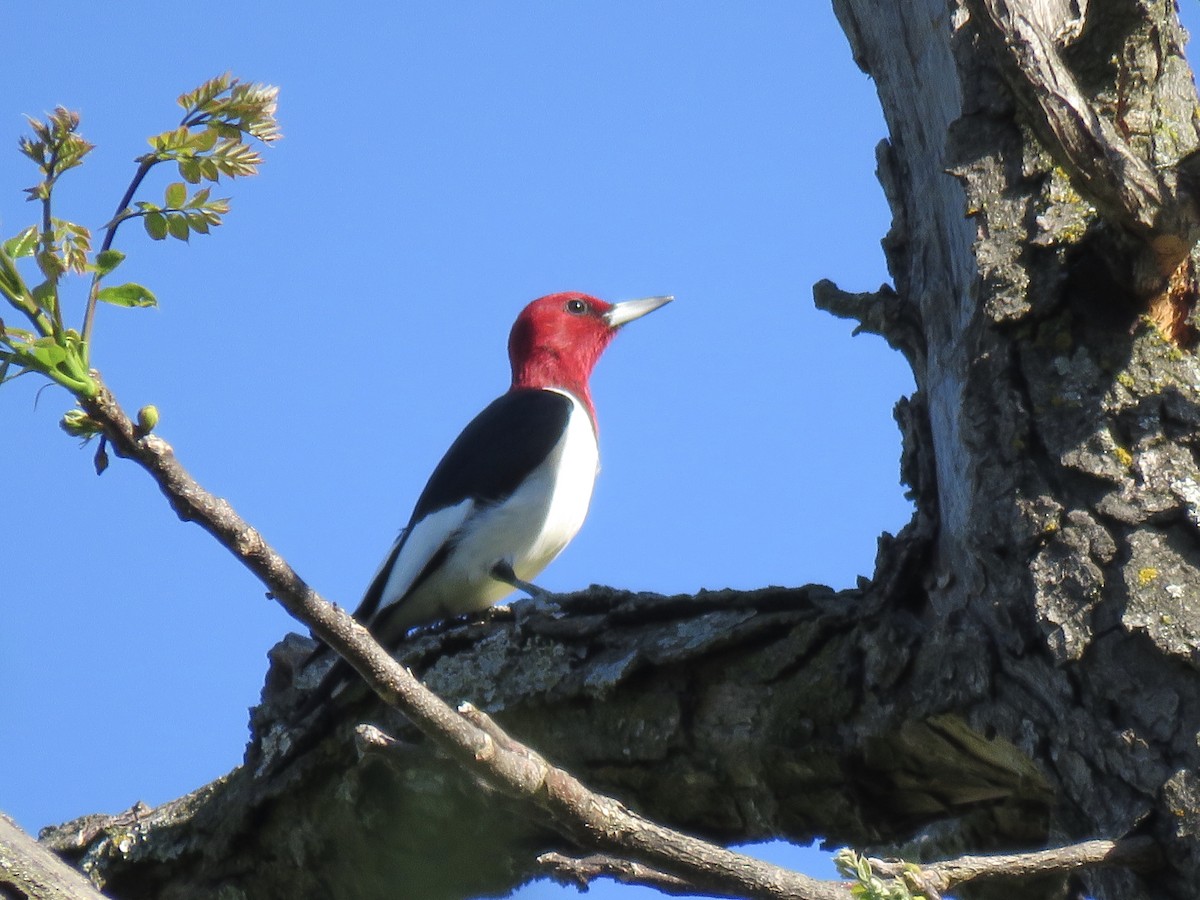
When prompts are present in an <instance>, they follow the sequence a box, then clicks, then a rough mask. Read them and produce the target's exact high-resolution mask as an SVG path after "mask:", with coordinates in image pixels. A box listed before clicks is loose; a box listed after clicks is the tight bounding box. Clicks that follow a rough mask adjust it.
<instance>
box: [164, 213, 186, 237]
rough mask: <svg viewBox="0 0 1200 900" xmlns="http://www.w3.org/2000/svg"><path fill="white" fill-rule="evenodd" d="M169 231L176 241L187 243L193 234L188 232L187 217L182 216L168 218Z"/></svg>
mask: <svg viewBox="0 0 1200 900" xmlns="http://www.w3.org/2000/svg"><path fill="white" fill-rule="evenodd" d="M167 231H169V232H170V233H171V237H173V238H175V240H177V241H186V240H187V239H188V238H189V237H190V236H191V232H189V231H188V223H187V216H185V215H182V214H178V215H173V216H167Z"/></svg>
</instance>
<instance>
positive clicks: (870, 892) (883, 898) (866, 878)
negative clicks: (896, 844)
mask: <svg viewBox="0 0 1200 900" xmlns="http://www.w3.org/2000/svg"><path fill="white" fill-rule="evenodd" d="M833 864H834V865H835V866H836V867H837V870H838V873H839V874H840V875H841V876H842V877H844V878H850V879H852V880H853V881H854V884H852V885H851V886H850V894H851V895H852V896H854V897H859V898H862V900H925V895H924V894H922V893H920V892H915V893H914V892H913V891H912V890H911V889H910V888H909V886H908V885H907V884H905V882H904V881H902V880H899V879H891V878H889V879H883V878H880V877H879V876H878V875H876V874H875V872H874V871H873V870H872V869H871V860H870V859H869V858H867V857H866V856H862V855H859V854H858V853H855V852H854V851H853V850H851V849H850V848H849V847H844V848H842V849H841V850H839V851H838V852H837V853H835V854H834V855H833ZM905 869H906V870H907V871H908V872H909V873H911V874H912V875H917V874H919V873H920V868H919V867H918V866H916V865H914V864H912V863H906V864H905ZM906 877H907V876H906Z"/></svg>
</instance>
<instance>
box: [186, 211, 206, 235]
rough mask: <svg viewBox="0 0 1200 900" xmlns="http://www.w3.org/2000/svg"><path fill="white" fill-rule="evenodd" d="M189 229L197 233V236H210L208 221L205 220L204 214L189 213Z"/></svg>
mask: <svg viewBox="0 0 1200 900" xmlns="http://www.w3.org/2000/svg"><path fill="white" fill-rule="evenodd" d="M187 223H188V228H190V229H192V231H194V232H196V234H208V220H207V219H206V218H204V213H198V212H193V213H188V215H187Z"/></svg>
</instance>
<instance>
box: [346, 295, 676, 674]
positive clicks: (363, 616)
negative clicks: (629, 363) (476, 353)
mask: <svg viewBox="0 0 1200 900" xmlns="http://www.w3.org/2000/svg"><path fill="white" fill-rule="evenodd" d="M670 300H671V298H670V297H647V298H646V299H643V300H629V301H627V302H624V303H615V304H613V303H606V302H604V301H603V300H599V299H597V298H595V297H591V296H588V295H587V294H580V293H574V292H571V293H562V294H550V295H549V296H546V297H541V298H539V299H537V300H534V301H533V302H532V303H530V304H529V305H528V306H526V307H525V309H524V310H522V312H521V314H520V315H519V316H518V317H517V321H516V323H515V324H514V325H513V328H512V332H511V334H510V335H509V338H508V356H509V360H510V362H511V363H512V386H511V387H510V388H509V389H508V392H507V393H506V394H504V395H502V396H500V397H498V398H497V399H496V400H494V401H492V403H491V404H489V405H488V406H487V408H486V409H484V410H483V412H481V413H480V414H479V415H477V416H476V417H475V418H474V419H473V420H472V421H471V423H470V424H469V425H467V427H466V428H465V429H463V432H462V434H460V435H459V436H458V438H457V439H456V440H455V441H454V443H453V444H451V445H450V449H449V450H447V451H446V455H445V456H443V457H442V461H441V462H440V463H438V465H437V468H436V469H434V470H433V475H431V476H430V478H429V483H428V484H426V485H425V490H424V491H422V492H421V496H420V498H419V499H418V500H417V505H416V508H415V509H414V510H413V513H412V517H411V518H410V519H409V522H408V525H407V526H406V527H405V528H404V530H403V531H401V532H400V536H399V538H398V539H397V540H396V543H395V544H394V545H393V546H392V549H391V551H390V552H389V553H388V555H387V557H386V558H385V559H384V561H383V565H382V566H381V567H380V568H379V571H378V572H377V573H376V575H375V578H374V579H373V580H372V582H371V584H370V587H368V588H367V592H366V594H365V595H364V597H363V599H362V603H361V604H360V605H359V607H358V609H357V610H356V611H355V613H354V615H355V617H356V618H358V619H359V620H360V621H361V622H363V623H364V624H365V625H366V626H367V627H368V628H370V629H371V631H372V633H373V634H374V635H375V637H376V639H377V640H378V641H379V642H380V643H382V644H383V645H384V646H386V647H394V646H395V645H396V644H397V643H398V642H399V641H400V639H401V638H403V637H404V635H405V633H406V632H407V631H408V630H409V629H411V628H413V627H415V626H417V625H423V624H426V623H430V622H435V621H437V620H439V619H445V618H449V617H451V616H458V615H463V614H466V613H475V612H480V611H482V610H484V609H486V608H488V607H489V606H491V605H492V604H494V603H496V602H498V601H499V600H502V599H503V598H504V597H506V596H507V595H508V594H510V593H512V591H513V590H514V589H515V588H520V589H522V590H525V591H526V592H529V593H537V592H538V588H536V587H534V585H532V584H531V581H532V579H534V578H536V577H537V575H538V574H539V573H540V572H541V571H542V570H543V569H544V568H545V567H546V566H547V565H549V563H550V561H551V560H553V559H554V558H555V557H556V556H558V554H559V553H560V552H562V549H563V548H564V547H566V546H567V544H568V543H569V542H570V541H571V539H572V538H573V537H575V534H576V533H577V532H578V531H579V528H580V526H581V525H582V524H583V519H584V516H586V515H587V511H588V505H589V503H590V502H591V498H592V487H593V485H594V484H595V481H596V472H597V470H598V466H599V454H598V451H597V444H596V433H597V430H596V411H595V408H594V407H593V406H592V396H591V392H590V391H589V390H588V379H589V377H590V376H591V374H592V369H593V368H594V367H595V365H596V362H597V361H598V360H599V359H600V355H601V354H602V353H603V352H604V349H605V348H606V347H607V346H608V344H609V342H611V341H612V339H613V336H614V335H615V334H616V333H617V330H618V329H619V328H620V327H621V326H622V325H624V324H626V323H627V322H632V321H633V320H634V319H637V318H640V317H641V316H644V315H646V314H647V313H650V312H653V311H654V310H656V309H658V308H659V307H660V306H662V305H664V304H665V303H667V302H669V301H670ZM339 680H340V679H339Z"/></svg>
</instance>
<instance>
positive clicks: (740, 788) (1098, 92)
mask: <svg viewBox="0 0 1200 900" xmlns="http://www.w3.org/2000/svg"><path fill="white" fill-rule="evenodd" d="M834 6H835V9H836V10H837V13H838V15H839V17H840V19H841V21H842V23H843V26H844V27H845V29H846V32H847V34H848V36H849V38H850V43H851V47H852V50H853V52H854V55H855V58H856V60H857V61H858V62H859V64H860V65H861V66H862V67H863V69H864V70H865V71H867V72H868V73H869V74H870V75H871V76H872V77H873V78H874V79H875V81H876V83H877V85H878V89H879V95H880V99H881V102H882V104H883V108H884V111H885V114H886V116H887V121H888V126H889V132H890V136H889V139H888V140H887V141H886V142H884V143H883V144H881V145H880V148H879V173H880V179H881V181H882V183H883V186H884V190H885V192H886V194H887V197H888V200H889V202H890V203H891V206H892V210H893V214H894V222H893V227H892V230H891V231H890V232H889V234H888V236H887V238H886V239H885V248H886V250H887V253H888V259H889V264H890V267H891V271H892V274H893V277H894V282H895V289H894V290H892V289H888V288H884V289H881V290H880V291H879V292H877V293H873V294H847V293H844V292H842V291H840V290H838V289H837V288H836V287H834V286H833V285H832V284H829V283H823V284H822V285H818V288H817V292H816V293H817V301H818V304H819V305H821V306H822V307H823V308H826V309H829V310H830V311H832V312H834V313H836V314H839V315H848V316H853V317H855V318H857V319H858V320H859V321H860V322H861V323H862V326H863V328H865V329H867V330H871V331H876V332H879V333H881V334H883V335H884V336H885V337H886V338H887V339H888V340H889V341H890V342H891V343H892V344H893V345H894V346H896V347H897V348H899V349H901V350H902V351H903V352H904V353H905V355H906V357H907V358H908V360H909V362H910V363H911V365H912V367H913V371H914V373H915V376H916V382H917V386H918V389H917V391H916V393H915V394H914V395H913V396H912V397H909V398H907V399H904V400H902V401H901V402H900V404H899V405H898V407H897V418H898V420H899V422H900V425H901V429H902V431H903V433H904V439H905V450H904V456H903V460H902V469H903V476H904V478H905V480H906V481H907V483H908V484H909V485H910V486H911V488H912V491H913V495H914V497H915V500H916V504H917V512H916V515H915V516H914V519H913V521H912V523H910V525H909V526H907V527H906V529H905V530H904V532H902V533H901V535H900V536H899V537H897V538H891V537H889V536H885V537H884V539H883V540H882V541H881V545H880V554H879V559H878V565H877V571H876V574H875V577H874V579H873V580H872V581H871V582H870V583H869V584H864V585H862V586H861V587H860V589H859V590H856V591H850V592H844V593H841V594H834V593H832V592H830V591H828V590H826V589H822V588H812V587H810V588H798V589H792V590H782V589H770V590H764V591H758V592H751V593H733V592H722V593H711V594H706V595H701V596H698V597H678V598H656V597H648V596H643V595H632V594H623V593H617V592H613V591H609V590H606V589H601V588H595V589H592V590H591V591H589V592H585V593H584V594H580V595H577V596H574V597H571V598H566V599H564V600H563V601H562V602H561V604H558V605H555V604H551V605H546V604H528V603H526V604H520V605H518V606H517V607H516V609H515V614H514V616H512V617H508V618H496V619H495V620H494V621H492V622H490V623H487V624H477V625H466V626H457V627H451V628H448V629H445V630H442V631H440V632H438V633H432V634H426V635H423V636H421V637H418V638H416V639H414V640H413V641H412V642H411V645H410V646H409V647H408V648H407V651H406V659H407V661H408V662H409V664H410V665H412V666H413V668H414V669H416V670H417V671H419V672H421V673H423V675H424V677H425V678H426V679H427V680H428V682H429V684H430V685H431V686H432V687H434V688H435V689H436V690H438V691H439V692H440V693H442V695H443V696H445V697H446V698H448V699H450V700H452V701H454V700H458V699H470V700H472V701H473V702H475V703H476V704H477V705H479V706H481V707H483V708H485V709H486V710H488V711H490V712H492V713H493V714H494V715H495V716H496V718H497V719H498V720H499V721H500V722H502V723H503V724H504V725H505V727H507V728H508V729H509V730H510V731H511V732H513V733H514V734H515V735H516V736H517V737H519V738H521V739H523V740H525V741H527V742H529V743H531V744H532V745H533V746H535V747H537V748H539V749H540V750H542V751H543V752H544V753H546V755H548V756H549V757H550V758H551V759H553V760H554V761H555V762H557V763H560V764H562V765H564V766H566V767H567V768H569V769H572V770H573V771H575V772H576V773H577V774H579V775H580V776H581V777H582V778H583V779H584V780H585V781H587V782H589V783H590V784H592V785H593V786H594V787H596V788H598V789H601V790H604V791H607V792H610V793H612V794H615V795H616V796H618V797H620V798H622V799H624V800H625V801H626V802H627V803H629V804H630V805H631V806H633V807H635V808H637V809H639V810H640V811H642V812H644V813H646V814H648V815H650V816H651V817H654V818H658V819H660V820H663V821H666V822H668V823H671V824H674V825H677V826H679V827H681V828H684V829H687V830H691V831H694V832H697V833H701V834H704V835H708V836H711V837H714V838H717V839H719V840H723V841H746V840H754V839H761V838H768V837H786V838H790V839H794V840H808V839H811V838H812V837H824V838H826V839H828V840H829V841H831V842H833V843H837V844H852V845H855V846H859V847H875V848H879V847H889V848H898V847H900V848H903V849H904V850H905V851H906V852H908V853H911V854H915V855H920V856H925V857H933V856H947V855H952V854H956V853H958V852H962V851H972V852H980V851H988V850H1001V849H1024V848H1030V847H1035V846H1042V845H1045V844H1047V843H1066V842H1070V841H1074V840H1080V839H1084V838H1090V837H1118V836H1122V835H1126V834H1129V833H1132V832H1140V833H1144V834H1148V835H1150V836H1152V837H1153V838H1154V839H1155V840H1156V841H1157V843H1158V844H1159V846H1160V847H1161V848H1162V851H1163V854H1164V858H1165V862H1164V865H1163V867H1162V869H1161V870H1160V871H1158V872H1156V873H1153V874H1150V875H1143V876H1134V875H1132V874H1130V873H1128V872H1123V871H1120V870H1104V871H1097V872H1095V873H1092V874H1088V875H1086V876H1084V877H1085V879H1086V882H1087V890H1088V892H1089V893H1090V894H1091V895H1093V896H1095V897H1098V898H1106V897H1122V898H1137V897H1151V896H1154V897H1179V898H1184V897H1195V896H1196V895H1197V888H1196V885H1198V884H1200V841H1198V837H1197V836H1198V834H1200V774H1198V770H1200V679H1198V678H1197V672H1196V668H1197V664H1198V661H1200V571H1198V568H1200V535H1198V530H1200V465H1198V464H1197V437H1196V430H1197V425H1200V366H1198V365H1197V362H1196V359H1195V357H1194V355H1193V350H1194V345H1195V329H1194V328H1193V325H1192V307H1193V301H1194V295H1195V289H1196V283H1195V275H1194V266H1193V261H1192V255H1191V248H1192V247H1193V246H1194V245H1195V243H1196V238H1197V229H1196V225H1195V223H1196V221H1197V216H1196V214H1195V208H1194V206H1193V205H1192V203H1191V201H1190V199H1189V195H1190V192H1191V185H1192V178H1191V177H1190V175H1189V169H1188V164H1189V162H1190V159H1189V154H1192V153H1193V152H1194V151H1195V150H1196V148H1197V146H1198V145H1200V136H1198V132H1197V127H1196V97H1195V91H1194V87H1193V84H1192V80H1191V73H1190V71H1189V70H1188V68H1187V65H1186V63H1185V61H1184V59H1183V56H1182V49H1181V48H1182V42H1183V36H1182V33H1181V31H1180V28H1179V26H1178V23H1177V21H1176V18H1175V12H1174V8H1173V5H1172V3H1170V2H1166V0H1091V2H1090V3H1087V2H1083V0H1077V2H1074V3H1069V2H1067V0H1059V2H1051V0H1045V2H1025V3H1023V4H1021V3H1015V2H1014V3H1005V2H1003V0H970V2H968V0H910V2H906V3H899V4H879V3H874V2H868V0H835V3H834ZM1022 13H1023V14H1022ZM797 252H802V250H801V248H798V251H797ZM306 649H307V648H306V645H305V644H304V642H303V640H301V639H290V640H288V641H285V642H284V643H283V644H281V645H280V646H279V647H278V648H276V651H275V653H274V659H273V665H272V669H271V672H270V673H269V675H268V682H267V687H266V689H265V691H264V703H263V705H262V706H261V707H260V708H259V709H258V710H256V711H255V713H254V717H253V722H252V725H253V731H254V737H253V740H252V743H251V745H250V747H249V749H248V751H247V764H246V765H245V766H244V767H243V768H241V769H239V770H237V771H235V772H233V773H231V774H230V775H229V776H228V777H227V778H226V779H223V780H222V781H219V782H216V783H214V784H212V785H208V786H206V787H204V788H202V789H200V790H199V791H197V792H196V793H195V794H193V795H190V796H188V797H185V798H183V799H181V800H180V801H177V802H175V803H172V804H168V805H167V806H165V807H163V808H161V809H159V810H154V811H151V812H149V813H146V814H145V815H138V816H126V817H124V818H123V819H121V820H120V821H116V822H112V821H104V820H96V821H84V822H79V823H72V824H71V825H69V826H64V827H63V828H61V829H58V830H57V831H54V832H52V833H50V834H48V835H47V836H46V837H45V839H44V842H45V843H46V844H48V845H49V846H51V847H53V848H55V849H57V850H59V851H60V852H62V853H63V854H65V855H67V856H68V857H69V858H72V859H74V860H76V861H78V862H79V863H80V864H81V865H82V866H83V867H84V869H85V870H86V871H89V872H90V873H92V874H94V875H95V876H96V877H97V878H98V879H99V880H101V881H102V882H103V884H104V886H105V889H106V891H107V892H108V893H110V894H111V895H112V896H114V897H121V898H141V897H160V898H184V897H199V896H204V897H213V896H221V897H242V896H245V897H256V898H258V897H272V896H280V897H282V896H328V897H352V898H372V897H392V896H397V895H398V894H399V895H403V896H414V897H417V896H419V897H426V898H436V897H463V896H470V895H473V894H480V893H484V892H498V891H503V890H505V889H507V888H509V887H511V886H513V885H515V884H517V883H519V882H520V881H521V880H523V879H525V878H527V877H528V876H529V875H531V874H533V873H535V872H536V863H535V862H534V859H535V857H536V855H537V853H538V852H541V851H544V850H549V849H569V848H563V847H562V843H563V842H562V839H561V838H557V837H555V836H554V835H553V834H550V833H548V832H546V831H544V830H543V829H541V828H539V827H538V826H537V825H535V824H533V823H532V822H531V821H530V820H529V819H528V818H527V817H526V816H525V815H524V814H523V813H522V811H521V810H520V809H518V808H516V807H515V806H514V804H512V803H510V802H508V801H501V800H497V799H496V798H494V797H489V796H487V795H486V794H481V792H480V791H479V789H478V787H477V786H476V785H475V784H473V783H471V782H470V780H469V779H468V778H467V777H466V776H465V775H463V774H462V773H461V772H460V771H459V770H458V769H457V768H456V766H455V765H454V764H452V763H451V762H449V761H448V760H446V759H444V758H442V757H441V756H439V755H438V754H437V753H436V752H433V751H431V750H430V749H429V745H428V744H427V743H426V742H424V741H422V740H421V739H419V737H418V736H416V735H414V734H413V733H412V732H411V730H409V729H406V726H405V724H404V723H403V722H400V721H396V720H395V717H394V716H390V715H389V714H387V713H386V712H385V711H382V710H381V709H380V708H379V707H378V706H377V705H376V704H374V703H372V702H371V701H369V700H362V701H360V702H357V703H352V704H347V705H346V706H345V708H344V709H343V710H342V712H341V714H340V718H339V723H338V725H337V727H336V728H335V730H334V731H333V734H332V736H330V737H327V738H326V739H324V740H323V741H320V742H318V743H316V744H315V746H313V747H312V748H311V749H309V750H308V751H307V752H305V753H302V754H300V755H299V757H298V758H297V759H296V760H295V761H293V762H292V763H291V764H289V765H286V766H283V767H282V768H275V767H274V766H273V763H272V761H273V760H276V759H278V758H279V756H280V754H281V753H286V752H288V748H289V747H290V746H292V745H294V744H303V743H306V742H308V741H310V740H312V738H310V737H308V736H307V735H306V733H305V732H304V730H303V729H302V728H299V727H297V726H295V724H294V722H293V719H294V708H295V704H296V703H297V702H298V700H299V699H300V697H301V696H302V693H303V692H302V690H301V689H302V688H303V687H304V686H303V685H299V686H298V685H296V684H294V683H293V678H292V675H293V671H294V665H295V662H296V660H297V659H299V658H301V656H302V655H303V654H304V653H305V652H306ZM362 721H372V722H379V723H381V724H382V725H383V726H384V727H385V728H387V729H388V730H389V731H390V732H391V733H392V734H395V735H397V736H400V737H402V738H404V739H407V740H409V741H411V743H410V744H409V746H408V749H407V751H406V753H405V754H403V756H404V757H405V758H404V759H403V761H402V763H401V764H400V765H398V766H397V765H393V764H392V763H391V762H389V761H385V760H382V759H377V758H374V757H373V756H371V755H370V754H367V755H365V756H364V755H362V754H360V753H359V752H358V751H356V749H355V745H354V741H353V738H352V729H353V726H354V725H355V724H356V723H358V722H362ZM1061 889H1062V879H1047V880H1046V881H1044V882H1042V883H1040V884H1039V885H1037V886H1036V887H1034V886H1026V887H1025V888H1024V889H1023V892H1022V895H1023V896H1039V895H1045V896H1052V895H1054V893H1055V892H1056V891H1061ZM964 893H965V892H964Z"/></svg>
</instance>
